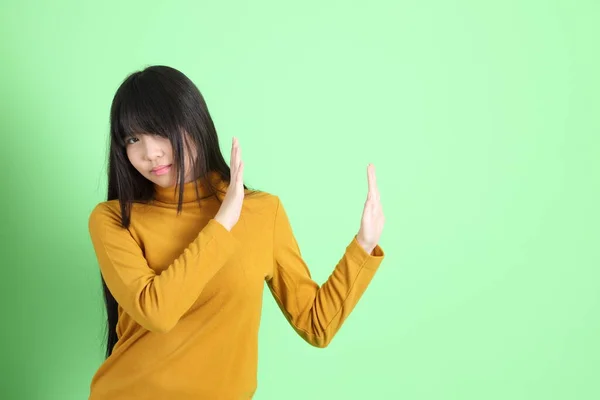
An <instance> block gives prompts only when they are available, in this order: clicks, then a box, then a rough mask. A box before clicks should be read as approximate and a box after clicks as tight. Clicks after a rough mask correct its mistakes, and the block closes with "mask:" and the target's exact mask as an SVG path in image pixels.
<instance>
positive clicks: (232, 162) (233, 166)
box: [229, 137, 237, 175]
mask: <svg viewBox="0 0 600 400" xmlns="http://www.w3.org/2000/svg"><path fill="white" fill-rule="evenodd" d="M235 149H236V140H235V137H233V138H232V139H231V160H230V162H229V164H230V165H231V170H232V171H231V174H232V175H234V174H235V171H236V167H237V162H236V151H235Z"/></svg>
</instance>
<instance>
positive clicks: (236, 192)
mask: <svg viewBox="0 0 600 400" xmlns="http://www.w3.org/2000/svg"><path fill="white" fill-rule="evenodd" d="M229 164H230V169H231V179H230V182H229V187H228V188H227V192H226V193H225V197H224V198H223V203H222V204H221V207H220V208H219V211H218V212H217V215H215V218H214V219H215V220H216V221H217V222H219V223H220V224H221V225H223V226H224V227H225V229H227V230H228V231H231V229H232V228H233V226H234V225H235V224H236V223H237V222H238V219H239V218H240V214H241V212H242V203H243V202H244V162H243V161H242V150H241V149H240V144H239V142H238V140H237V138H235V137H234V138H233V143H232V145H231V161H230V162H229Z"/></svg>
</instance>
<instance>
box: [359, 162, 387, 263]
mask: <svg viewBox="0 0 600 400" xmlns="http://www.w3.org/2000/svg"><path fill="white" fill-rule="evenodd" d="M367 183H368V193H367V200H366V202H365V208H364V209H363V213H362V218H361V221H360V229H359V231H358V235H357V236H356V240H357V241H358V243H359V244H360V245H361V247H362V248H363V249H365V251H366V252H367V253H369V254H370V253H371V252H372V251H373V249H374V248H375V247H376V246H377V243H378V242H379V237H380V236H381V232H382V231H383V224H384V222H385V217H384V216H383V209H382V207H381V200H380V198H379V189H378V188H377V179H376V177H375V167H374V166H373V164H369V166H368V167H367Z"/></svg>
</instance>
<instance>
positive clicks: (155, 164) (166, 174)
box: [125, 134, 195, 187]
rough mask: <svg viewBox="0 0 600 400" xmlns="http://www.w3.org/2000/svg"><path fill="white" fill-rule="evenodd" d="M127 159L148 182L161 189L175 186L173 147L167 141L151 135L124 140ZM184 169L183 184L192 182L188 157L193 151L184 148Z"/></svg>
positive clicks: (141, 135)
mask: <svg viewBox="0 0 600 400" xmlns="http://www.w3.org/2000/svg"><path fill="white" fill-rule="evenodd" d="M125 146H126V150H127V157H128V158H129V162H131V164H132V165H133V167H134V168H135V169H137V170H138V171H139V173H140V174H142V176H144V177H145V178H146V179H148V180H149V181H151V182H153V183H155V184H156V185H159V186H162V187H172V186H175V183H176V182H177V165H174V162H175V160H173V146H171V142H170V141H169V139H167V138H164V137H161V136H158V135H153V134H136V135H134V136H131V137H129V138H127V139H126V140H125ZM185 147H186V149H185V151H184V157H183V159H184V169H185V182H186V183H187V182H191V181H192V180H194V178H195V177H194V176H193V175H192V172H193V171H191V169H192V168H191V166H192V165H193V164H192V162H193V160H192V159H191V158H190V157H189V155H190V154H194V153H195V152H194V151H190V150H189V147H190V146H189V145H187V146H185Z"/></svg>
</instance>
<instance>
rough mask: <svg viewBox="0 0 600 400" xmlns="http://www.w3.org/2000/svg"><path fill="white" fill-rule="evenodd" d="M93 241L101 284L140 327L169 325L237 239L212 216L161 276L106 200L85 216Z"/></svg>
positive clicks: (163, 328) (160, 329) (164, 328)
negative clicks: (105, 286)
mask: <svg viewBox="0 0 600 400" xmlns="http://www.w3.org/2000/svg"><path fill="white" fill-rule="evenodd" d="M89 231H90V236H91V239H92V244H93V247H94V250H95V252H96V256H97V258H98V263H99V266H100V270H101V273H102V276H103V277H104V280H105V281H106V285H107V286H108V288H109V290H110V292H111V293H112V295H113V296H114V298H115V299H116V300H117V303H119V305H121V307H122V308H123V309H124V310H125V312H127V313H128V314H129V315H130V316H131V317H132V318H133V319H134V320H135V321H136V322H138V323H139V324H140V325H141V326H143V327H144V328H146V329H148V330H149V331H154V332H167V331H169V330H170V329H172V328H173V327H174V326H175V325H176V323H177V322H178V321H179V319H180V318H181V317H182V316H183V314H184V313H185V312H186V311H188V310H189V308H190V307H191V306H192V304H193V303H194V302H195V301H196V299H197V298H198V296H199V295H200V293H201V291H202V289H203V288H204V286H205V285H206V283H207V282H208V281H209V280H210V279H211V278H212V277H213V276H214V275H215V274H216V273H217V271H218V270H219V269H220V268H221V267H222V266H223V265H224V264H225V263H226V261H227V260H228V259H229V258H230V256H231V255H232V254H233V253H234V252H235V250H236V248H237V247H238V245H239V243H238V241H237V239H235V238H234V237H233V236H232V234H231V233H230V232H229V231H227V230H226V229H225V228H224V227H223V226H222V225H221V224H219V223H218V222H217V221H215V220H213V219H211V220H210V221H209V222H208V224H207V225H206V226H205V227H204V229H202V230H201V231H200V233H199V234H198V236H197V237H196V238H195V239H194V240H193V241H192V242H191V243H190V244H189V245H188V246H187V248H186V249H185V250H184V251H183V253H182V254H181V255H180V256H179V257H178V258H177V259H175V260H174V261H173V263H172V264H171V265H169V266H168V267H167V268H166V269H165V270H164V271H162V272H161V273H160V274H157V273H155V271H154V270H153V269H151V268H150V267H149V266H148V263H147V261H146V259H145V258H144V254H143V251H142V249H141V248H140V246H139V245H138V244H137V242H136V241H135V239H134V238H133V237H132V235H131V233H130V232H129V230H128V229H124V228H122V227H121V225H120V218H119V216H118V215H117V213H116V212H115V211H114V210H111V209H110V208H109V207H108V206H106V205H105V204H100V205H98V206H97V207H96V208H95V209H94V210H93V211H92V213H91V215H90V218H89Z"/></svg>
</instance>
